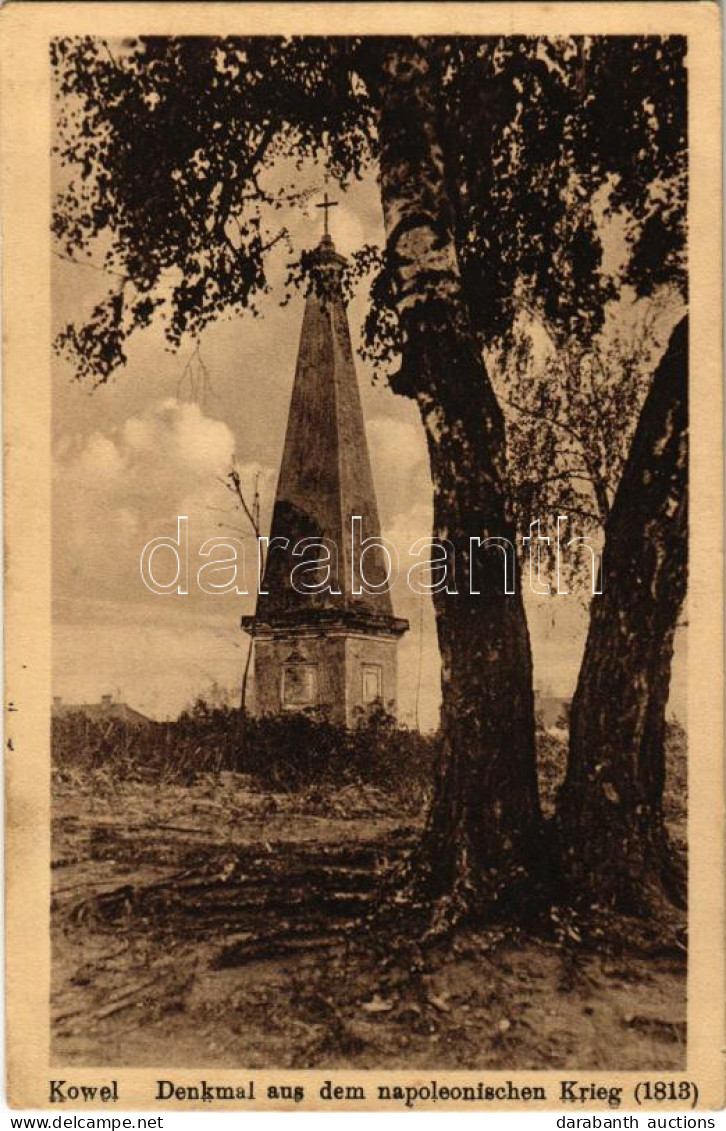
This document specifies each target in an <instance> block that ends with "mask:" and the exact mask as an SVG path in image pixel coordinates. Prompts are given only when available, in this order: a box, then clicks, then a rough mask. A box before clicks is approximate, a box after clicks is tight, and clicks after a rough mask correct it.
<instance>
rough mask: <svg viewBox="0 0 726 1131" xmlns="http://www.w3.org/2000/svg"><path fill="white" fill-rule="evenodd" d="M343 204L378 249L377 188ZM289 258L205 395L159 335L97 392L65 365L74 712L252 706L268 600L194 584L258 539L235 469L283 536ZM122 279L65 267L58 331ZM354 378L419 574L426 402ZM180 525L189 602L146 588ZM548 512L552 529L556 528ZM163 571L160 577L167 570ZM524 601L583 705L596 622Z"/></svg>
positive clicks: (67, 656)
mask: <svg viewBox="0 0 726 1131" xmlns="http://www.w3.org/2000/svg"><path fill="white" fill-rule="evenodd" d="M307 178H308V182H309V186H310V187H311V188H313V189H319V195H318V194H314V195H313V196H312V197H311V199H310V200H309V202H308V203H307V205H305V206H301V207H298V208H295V209H293V210H290V211H288V212H282V213H280V214H279V220H280V223H281V224H284V225H285V226H286V227H287V228H288V230H289V232H290V239H291V242H292V245H293V250H294V252H295V253H298V252H299V251H301V250H302V249H304V248H309V247H313V246H315V245H316V244H317V242H318V241H319V238H320V235H321V234H322V213H321V211H320V210H318V209H316V208H315V204H316V203H317V202H318V201H319V199H321V197H322V192H323V188H324V184H323V176H322V172H321V170H320V169H319V168H311V170H310V171H309V173H308V174H307ZM335 195H336V197H337V199H338V201H339V204H338V207H337V208H335V209H334V210H332V212H331V220H330V225H331V234H332V235H333V238H334V240H335V243H336V246H337V249H338V250H339V251H341V252H342V253H343V254H350V253H351V252H352V251H354V250H355V249H356V248H357V247H359V246H361V245H362V244H363V243H366V242H378V243H381V242H382V240H383V229H382V216H381V209H380V201H379V195H378V188H377V185H376V182H375V179H374V177H373V176H369V177H367V178H366V179H364V180H363V181H361V182H357V183H354V184H353V185H352V186H351V187H350V189H349V190H348V191H347V192H346V193H341V192H340V191H339V190H336V193H335ZM286 254H287V253H282V252H281V253H280V254H279V255H278V256H277V258H276V259H275V260H274V262H273V263H272V265H271V270H270V277H271V280H272V283H273V294H272V295H271V296H270V297H269V299H268V300H267V301H266V304H265V307H264V309H263V311H262V317H260V318H252V317H249V316H247V317H244V316H235V317H232V318H229V319H227V320H225V321H221V322H219V323H216V324H214V325H213V326H211V327H209V328H208V329H206V330H205V331H204V333H203V336H202V339H201V343H200V354H201V358H202V359H203V363H204V366H205V369H206V373H207V375H208V380H207V381H206V383H205V388H204V389H203V390H202V382H200V381H199V380H195V376H196V377H198V374H199V367H198V366H199V363H198V360H197V359H195V358H194V356H193V346H192V345H191V344H187V345H186V347H185V348H183V349H182V351H181V352H180V353H179V354H176V355H175V354H172V353H170V352H169V351H168V349H167V348H166V343H165V340H164V338H163V334H162V332H161V330H160V328H159V327H158V326H152V327H150V328H148V329H147V330H144V331H142V332H139V333H137V334H136V335H134V337H133V338H132V339H131V341H130V342H129V346H128V350H127V353H128V361H127V364H126V366H125V367H124V368H123V370H121V371H119V372H117V374H116V375H115V376H114V377H113V378H112V379H111V381H110V382H109V383H108V384H107V385H105V386H101V387H99V388H96V389H92V388H91V387H90V386H89V385H88V384H86V383H84V382H80V381H78V380H77V379H76V377H75V374H74V371H73V369H72V367H71V366H70V364H69V363H68V362H67V361H66V360H64V359H61V358H58V357H54V360H53V449H54V450H53V523H54V529H53V615H54V627H53V671H54V677H53V678H54V694H56V695H60V696H62V697H63V698H64V699H65V700H66V701H69V702H73V703H80V702H94V701H97V700H98V699H99V698H100V696H101V695H102V694H105V693H109V692H110V693H112V694H114V695H115V696H117V697H118V698H119V699H120V700H122V701H125V702H127V703H128V704H130V705H131V706H132V707H134V708H136V709H137V710H139V711H142V712H143V713H145V714H148V715H150V716H151V717H154V718H168V717H174V716H176V715H177V714H178V712H179V711H180V710H182V709H183V708H184V707H186V706H188V705H190V704H191V703H192V702H193V701H194V699H195V698H196V697H197V696H199V695H201V696H204V695H207V694H209V693H210V689H212V688H214V687H216V688H223V689H225V690H227V691H228V692H229V693H230V697H231V699H232V701H236V697H238V689H239V685H240V681H241V675H242V670H243V666H244V658H245V652H246V648H247V646H248V643H247V637H246V636H244V635H243V633H242V632H241V630H240V627H239V621H240V617H241V616H242V615H243V614H246V613H249V612H252V611H253V599H254V598H253V596H252V595H250V596H247V597H244V596H236V595H211V594H206V593H202V592H201V591H200V590H199V588H198V586H197V585H196V583H195V574H196V569H198V568H199V566H200V565H201V564H202V563H203V560H204V559H202V558H201V557H199V555H198V549H199V547H200V546H201V545H202V543H203V542H204V541H205V540H206V539H208V538H212V537H218V536H220V535H222V534H225V533H226V534H233V535H236V536H237V537H240V538H243V539H244V538H247V539H250V538H251V535H250V531H249V527H247V526H246V524H245V520H244V517H243V516H242V514H241V513H240V511H239V510H238V509H237V508H236V507H235V504H234V500H233V498H232V496H231V495H230V494H229V492H228V491H227V490H226V489H225V487H224V485H223V483H222V482H221V481H222V480H223V479H224V477H225V475H226V474H227V472H228V470H229V469H230V467H231V466H232V463H233V461H234V462H235V463H236V465H237V466H238V467H239V468H240V471H241V475H242V481H243V484H244V485H245V487H246V488H247V490H248V491H250V490H251V488H252V484H253V482H254V479H255V476H256V475H259V485H260V493H261V499H262V519H263V521H262V526H263V530H264V531H267V529H268V527H269V516H270V512H271V507H272V503H273V500H274V491H275V484H276V480H277V473H278V469H279V464H280V458H281V454H282V445H283V439H284V434H285V426H286V422H287V412H288V407H289V401H290V395H291V391H292V383H293V377H294V373H295V362H296V357H297V348H298V341H299V335H300V327H301V323H302V314H303V306H304V299H303V298H302V296H301V295H298V296H296V297H294V298H293V299H292V301H290V302H289V303H288V304H287V305H285V306H281V305H280V302H279V300H280V299H281V298H282V296H283V279H284V274H285V268H284V257H285V255H286ZM96 262H100V260H97V261H96ZM108 285H109V279H108V276H106V275H105V274H104V273H103V271H101V270H98V269H96V267H94V266H91V265H87V264H83V265H77V264H73V263H70V262H69V261H67V260H65V259H61V258H59V257H57V256H54V257H53V305H52V310H53V322H54V333H55V332H57V331H59V330H60V329H61V328H63V326H65V325H66V324H67V323H68V322H69V321H82V320H83V318H84V315H87V314H88V313H89V312H90V310H91V308H92V307H93V305H94V304H95V303H96V302H98V301H99V300H100V299H101V298H102V297H103V296H104V294H105V293H106V291H107V289H108ZM364 314H365V296H364V295H357V296H356V297H355V298H354V299H353V301H352V302H351V304H350V306H349V310H348V316H349V322H350V327H351V334H352V337H353V343H354V347H355V345H356V343H357V342H358V341H359V339H360V328H361V324H362V321H363V317H364ZM357 371H358V380H359V386H360V390H361V396H362V401H363V411H364V416H365V420H366V432H367V438H368V444H369V449H370V455H371V462H372V467H373V476H374V482H375V485H376V490H377V497H378V505H379V512H380V517H381V526H382V533H383V534H384V536H385V537H387V538H388V539H390V540H391V541H393V542H394V544H395V545H396V546H397V547H398V549H399V554H400V557H401V564H402V571H404V572H405V569H406V568H407V566H408V565H409V564H412V562H413V559H408V556H407V551H408V547H409V546H410V545H411V544H412V543H413V542H414V541H416V539H419V538H422V537H427V536H428V534H429V532H430V529H431V481H430V477H429V472H428V458H427V453H426V444H425V439H424V434H423V430H422V427H421V424H420V421H419V418H418V413H417V409H416V407H415V405H414V404H413V403H412V402H410V401H408V400H406V399H404V398H401V397H397V396H395V395H394V394H393V393H392V392H391V391H390V390H389V389H388V388H387V387H386V386H385V384H383V383H380V382H379V383H374V381H373V374H372V371H371V368H370V367H369V365H367V364H366V363H364V362H363V361H362V360H361V359H360V358H358V360H357ZM202 393H203V395H202ZM178 515H186V516H188V518H189V527H188V528H189V550H190V554H189V557H190V582H191V583H190V586H189V593H188V594H187V595H184V596H182V595H178V594H176V593H173V594H167V595H159V594H154V593H152V592H150V591H149V590H148V589H147V588H146V587H145V586H144V584H143V582H142V580H141V575H140V569H139V559H140V555H141V550H142V548H143V546H144V545H145V544H146V543H147V542H148V541H149V540H150V539H151V538H154V537H159V536H162V535H171V536H175V534H176V530H177V516H178ZM541 517H542V520H543V533H547V531H546V530H545V529H544V527H545V526H546V524H547V517H546V516H541ZM550 521H551V523H552V524H554V516H551V519H550ZM520 533H522V534H523V533H526V531H521V532H520ZM245 544H246V545H247V548H248V559H247V563H248V564H247V575H248V588H249V589H250V590H251V592H253V590H254V570H255V556H254V555H255V547H254V543H253V542H252V541H251V540H249V541H248V542H247V543H245ZM157 565H158V566H159V570H158V572H159V575H160V579H163V568H161V567H162V563H160V562H159V561H158V559H157V561H156V562H155V568H156V566H157ZM392 597H393V603H394V610H395V612H396V614H397V615H399V616H404V617H407V618H408V620H409V622H410V630H409V632H408V633H407V634H406V636H405V637H404V638H403V640H402V641H401V643H400V645H399V717H400V719H401V721H402V722H404V723H406V724H408V725H420V726H421V727H422V728H424V729H429V728H432V727H434V726H435V725H436V722H437V719H438V708H439V699H440V694H439V671H438V652H437V646H436V638H435V627H434V618H433V610H432V606H431V602H430V599H429V598H427V597H421V596H419V595H417V594H415V593H413V592H411V591H410V590H409V589H408V587H407V586H405V584H404V583H400V584H399V585H397V586H396V587H395V588H394V590H393V593H392ZM526 603H527V611H528V618H529V624H530V633H531V637H532V646H533V654H534V662H535V686H538V687H540V688H542V689H543V690H548V691H551V692H554V693H556V694H561V695H567V694H571V692H572V690H573V688H574V683H575V679H576V676H577V670H578V667H579V663H580V658H581V655H582V648H583V645H584V636H585V631H586V626H587V614H586V610H585V609H584V608H583V605H582V603H581V600H580V599H579V598H578V597H576V596H574V595H571V596H568V597H564V596H560V597H551V598H546V599H544V600H543V599H535V598H534V597H532V596H531V595H527V597H526ZM684 661H685V648H684V646H683V644H682V643H680V644H679V647H678V649H677V656H676V663H675V666H674V677H673V686H672V694H671V709H672V710H675V711H676V713H677V714H678V715H679V717H681V718H683V717H684V715H685V663H684Z"/></svg>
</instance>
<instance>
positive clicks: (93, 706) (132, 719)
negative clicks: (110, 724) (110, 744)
mask: <svg viewBox="0 0 726 1131" xmlns="http://www.w3.org/2000/svg"><path fill="white" fill-rule="evenodd" d="M70 715H85V717H86V718H87V719H91V720H92V721H94V722H104V721H105V720H108V721H111V720H114V719H118V720H119V721H120V722H124V723H126V724H127V726H131V727H149V726H153V725H154V724H153V720H152V719H149V718H147V717H146V715H142V714H141V712H140V711H135V710H134V709H133V707H129V706H128V705H127V704H126V703H119V702H118V701H117V700H115V699H114V697H113V695H102V696H101V699H100V702H98V703H66V702H65V701H64V700H63V699H62V698H61V696H60V695H54V696H53V705H52V707H51V716H52V718H54V719H64V718H68V717H69V716H70Z"/></svg>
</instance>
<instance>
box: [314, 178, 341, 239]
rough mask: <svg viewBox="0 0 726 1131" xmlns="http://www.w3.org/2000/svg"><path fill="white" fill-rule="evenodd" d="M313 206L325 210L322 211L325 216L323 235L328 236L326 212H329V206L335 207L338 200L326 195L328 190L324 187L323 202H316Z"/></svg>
mask: <svg viewBox="0 0 726 1131" xmlns="http://www.w3.org/2000/svg"><path fill="white" fill-rule="evenodd" d="M315 207H316V208H323V209H324V210H325V211H324V212H323V215H324V217H325V235H326V236H329V235H330V232H329V230H328V213H329V211H330V209H331V208H337V207H338V201H337V200H331V199H330V197H329V196H328V190H327V189H326V190H325V192H324V193H323V203H322V204H316V205H315Z"/></svg>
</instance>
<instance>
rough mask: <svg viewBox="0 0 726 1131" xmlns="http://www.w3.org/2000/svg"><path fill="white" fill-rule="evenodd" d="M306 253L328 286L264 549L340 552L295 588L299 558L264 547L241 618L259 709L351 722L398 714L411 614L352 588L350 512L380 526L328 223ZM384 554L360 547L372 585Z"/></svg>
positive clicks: (373, 528)
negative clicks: (333, 563) (330, 547)
mask: <svg viewBox="0 0 726 1131" xmlns="http://www.w3.org/2000/svg"><path fill="white" fill-rule="evenodd" d="M314 255H315V258H316V260H317V266H318V268H319V269H320V270H321V272H322V273H324V274H325V276H326V277H327V280H328V283H329V285H330V286H329V293H328V295H327V296H326V297H325V298H323V297H322V296H321V295H320V294H318V293H317V292H316V290H315V289H314V288H313V290H312V291H311V293H310V295H309V296H308V299H307V304H306V307H305V316H304V319H303V326H302V334H301V338H300V349H299V354H298V361H297V370H296V373H295V382H294V386H293V392H292V401H291V405H290V414H289V418H288V423H287V435H286V438H285V448H284V454H283V457H282V466H281V468H280V478H279V481H278V485H277V495H276V499H275V507H274V511H273V516H272V530H271V539H270V546H271V547H274V546H275V545H276V542H275V539H277V540H278V542H277V545H278V546H284V545H285V543H284V540H285V539H287V540H288V545H289V547H290V548H292V547H293V546H295V544H296V543H298V542H299V541H300V540H302V539H305V538H307V539H310V540H312V541H317V542H318V543H319V542H320V540H322V539H325V540H326V541H327V542H333V543H334V544H335V546H336V547H337V549H338V571H337V576H336V577H334V582H335V584H334V585H331V586H330V588H329V589H327V590H323V591H320V592H317V593H310V592H309V591H308V592H303V593H301V592H299V591H298V590H297V588H296V587H295V585H294V584H293V583H292V581H291V576H292V570H293V568H294V567H295V566H296V565H299V564H300V561H301V559H300V558H299V557H298V558H295V557H293V556H292V555H291V552H290V550H288V551H287V552H286V551H281V550H277V549H272V550H271V552H269V553H268V557H267V566H266V570H265V575H264V584H263V587H262V591H261V594H260V596H259V597H258V601H257V612H256V615H255V616H254V617H250V616H246V617H244V618H243V620H242V626H243V628H244V629H245V631H247V632H248V633H250V635H252V636H253V637H254V672H255V701H256V709H257V712H258V713H259V714H273V715H276V714H280V713H283V712H286V711H305V710H314V711H316V712H319V713H320V714H322V715H324V716H325V717H326V718H328V719H329V720H330V721H331V722H334V723H337V724H339V725H342V726H352V725H354V724H355V722H356V721H357V719H358V718H359V717H360V714H361V712H364V713H365V712H366V711H368V710H371V709H373V708H375V707H376V706H377V705H378V706H380V707H383V708H384V709H385V710H387V711H388V712H389V713H391V714H394V713H395V710H396V700H397V687H396V681H397V664H396V653H397V644H398V640H399V638H400V637H401V635H402V634H403V633H404V632H406V630H407V629H408V621H406V620H403V619H402V618H400V617H396V616H395V615H394V613H393V607H392V605H391V596H390V593H389V592H388V591H387V590H386V591H382V592H380V593H378V594H373V593H370V592H366V591H365V590H363V591H361V589H362V586H361V584H360V565H359V560H358V561H356V560H352V558H353V555H352V548H351V518H352V516H354V515H357V516H360V518H361V536H362V538H363V539H367V538H373V539H377V538H379V537H380V523H379V519H378V507H377V505H376V497H375V490H374V486H373V476H372V473H371V465H370V458H369V455H368V445H367V443H366V433H365V424H364V421H363V411H362V407H361V400H360V393H359V391H358V380H357V377H356V372H355V365H354V361H353V351H352V348H351V342H350V333H349V329H348V320H347V316H346V312H345V305H344V301H343V293H342V287H341V284H340V277H341V273H342V271H343V269H344V267H345V260H344V259H343V257H342V256H341V255H339V254H338V253H337V252H336V250H335V247H334V246H333V241H332V240H331V238H330V236H329V235H328V234H327V231H326V234H325V235H324V236H323V239H322V241H321V243H320V245H319V247H318V248H317V249H316V251H315V253H314ZM383 553H384V551H383V549H382V548H381V547H380V546H374V545H373V544H372V543H371V544H370V549H369V550H368V551H367V552H366V554H365V573H366V578H367V580H368V582H369V584H370V585H371V586H373V585H375V584H379V585H380V584H384V583H385V578H386V569H385V565H384V561H383ZM316 556H317V555H316ZM331 589H334V590H335V592H331Z"/></svg>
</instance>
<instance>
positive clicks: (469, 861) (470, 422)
mask: <svg viewBox="0 0 726 1131" xmlns="http://www.w3.org/2000/svg"><path fill="white" fill-rule="evenodd" d="M373 50H376V49H375V48H374V49H373ZM377 50H379V51H380V52H381V54H380V55H378V56H377V58H376V60H375V89H376V95H377V99H378V104H379V144H380V179H381V195H382V203H383V214H384V221H385V227H386V236H387V250H388V255H389V262H390V264H391V272H392V277H393V285H394V294H395V303H396V309H397V314H398V322H399V328H400V332H401V336H402V346H401V369H400V372H399V373H398V375H397V376H396V377H395V378H394V379H393V380H392V382H391V384H392V386H393V388H394V391H396V392H400V393H403V394H404V395H407V396H409V397H412V398H414V399H415V400H416V402H417V404H418V407H419V410H420V414H421V419H422V421H423V425H424V428H425V431H426V437H427V442H428V451H429V460H430V467H431V477H432V481H433V489H434V529H433V537H434V539H435V540H437V541H438V542H440V543H441V544H442V545H445V547H446V551H447V566H448V576H449V579H450V584H453V581H454V579H455V585H456V590H457V592H456V594H453V593H446V592H439V593H436V594H435V595H434V606H435V614H436V626H437V632H438V642H439V649H440V653H441V687H442V718H441V721H442V734H443V747H444V754H443V759H442V765H441V768H440V773H439V778H438V782H437V785H436V790H435V797H434V801H433V805H432V809H431V812H430V815H429V819H428V824H427V828H426V832H425V835H424V840H423V844H422V847H421V852H420V856H419V859H418V861H417V862H416V877H417V878H416V882H415V884H414V887H415V890H416V892H417V895H418V898H420V900H421V903H422V904H423V905H426V906H429V907H432V908H433V915H434V928H436V927H437V926H440V927H448V926H450V925H451V924H452V923H453V922H455V921H457V920H458V919H459V918H461V917H462V916H464V915H467V916H471V915H474V916H482V915H486V916H490V915H491V914H492V913H493V912H495V911H496V910H497V908H498V907H499V906H501V905H502V904H503V903H505V902H506V903H507V904H509V905H510V906H511V902H512V900H515V901H517V902H518V903H519V905H520V907H521V906H522V902H521V895H522V892H523V891H524V890H527V891H531V881H532V875H533V871H534V870H536V868H537V866H538V864H540V863H541V859H542V856H541V831H542V821H541V814H540V808H539V800H538V794H537V780H536V760H535V744H534V702H533V691H532V658H531V651H530V643H529V634H528V631H527V624H526V619H525V612H524V606H523V602H522V597H521V593H520V587H519V574H518V567H517V564H516V552H515V550H514V547H515V537H516V535H515V530H514V526H513V520H512V516H511V512H510V510H509V507H508V503H507V487H506V483H507V478H506V466H505V440H504V421H503V417H502V413H501V411H500V408H499V405H498V404H497V401H496V397H495V395H494V391H493V389H492V386H491V383H490V381H489V377H488V374H487V372H486V369H485V366H484V363H483V361H482V356H481V350H480V348H479V346H478V343H477V340H476V336H475V334H474V333H473V331H472V328H471V325H470V322H469V318H468V313H467V308H466V303H465V301H464V297H463V295H462V284H461V277H460V271H459V264H458V260H457V255H456V249H455V242H454V231H453V222H454V221H453V214H452V208H451V203H450V201H449V199H448V196H447V191H446V185H445V175H444V162H443V155H442V148H441V143H440V132H439V130H440V123H439V122H438V120H437V111H436V101H435V82H434V81H433V80H432V75H431V73H430V52H428V50H427V46H426V44H425V43H424V42H422V41H416V40H407V41H400V43H399V44H397V45H394V46H393V47H391V46H390V45H389V47H388V49H385V48H383V49H380V48H378V49H377ZM368 77H370V70H369V72H368ZM472 537H478V538H480V539H482V540H484V539H485V538H488V537H496V538H504V539H507V540H508V541H509V542H510V543H511V545H512V553H511V554H510V555H509V563H508V565H509V568H510V570H511V571H512V574H513V576H514V583H515V594H516V595H507V594H506V593H505V585H504V554H503V551H502V549H501V548H499V547H495V548H491V549H489V550H481V551H479V552H478V554H477V555H476V557H477V562H476V564H475V563H474V562H473V561H472V560H471V559H470V538H472ZM472 571H473V577H474V581H475V587H476V588H477V589H478V590H479V595H476V594H472V593H471V592H470V579H471V577H472ZM510 588H511V587H510Z"/></svg>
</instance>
